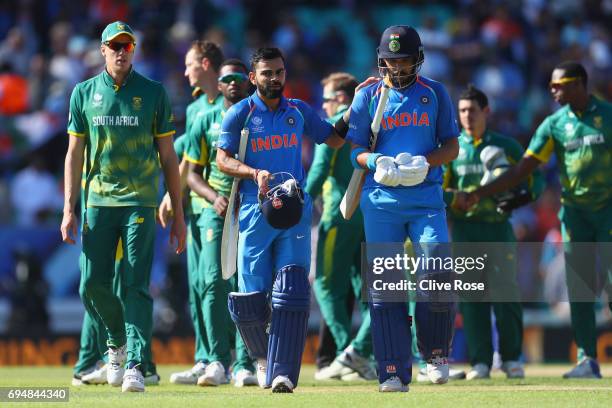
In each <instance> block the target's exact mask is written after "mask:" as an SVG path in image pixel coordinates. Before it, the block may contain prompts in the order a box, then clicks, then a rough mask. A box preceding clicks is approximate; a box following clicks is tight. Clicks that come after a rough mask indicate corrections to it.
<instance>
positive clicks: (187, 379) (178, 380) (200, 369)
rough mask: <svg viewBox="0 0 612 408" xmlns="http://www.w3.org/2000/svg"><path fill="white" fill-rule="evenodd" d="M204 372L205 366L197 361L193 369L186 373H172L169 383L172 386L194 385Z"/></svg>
mask: <svg viewBox="0 0 612 408" xmlns="http://www.w3.org/2000/svg"><path fill="white" fill-rule="evenodd" d="M205 370H206V364H205V363H204V362H202V361H198V362H197V363H196V364H195V365H194V366H193V367H191V368H190V369H189V370H187V371H181V372H179V373H172V375H171V376H170V382H171V383H172V384H189V385H196V384H197V383H198V378H200V376H201V375H203V374H204V371H205Z"/></svg>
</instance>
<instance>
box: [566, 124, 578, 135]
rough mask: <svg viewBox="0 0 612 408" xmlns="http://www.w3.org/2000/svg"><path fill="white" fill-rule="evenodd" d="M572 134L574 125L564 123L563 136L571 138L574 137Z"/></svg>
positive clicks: (574, 130) (574, 131)
mask: <svg viewBox="0 0 612 408" xmlns="http://www.w3.org/2000/svg"><path fill="white" fill-rule="evenodd" d="M574 133H576V129H575V128H574V124H573V123H566V124H565V135H566V136H567V137H572V136H574Z"/></svg>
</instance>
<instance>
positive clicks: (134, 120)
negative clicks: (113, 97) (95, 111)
mask: <svg viewBox="0 0 612 408" xmlns="http://www.w3.org/2000/svg"><path fill="white" fill-rule="evenodd" d="M93 125H94V126H134V127H135V126H138V116H94V117H93Z"/></svg>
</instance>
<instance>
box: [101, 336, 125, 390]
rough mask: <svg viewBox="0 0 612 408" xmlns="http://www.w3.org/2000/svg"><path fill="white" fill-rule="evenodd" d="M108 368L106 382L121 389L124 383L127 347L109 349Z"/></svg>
mask: <svg viewBox="0 0 612 408" xmlns="http://www.w3.org/2000/svg"><path fill="white" fill-rule="evenodd" d="M107 353H108V366H107V367H106V381H107V382H108V383H109V384H110V385H112V386H113V387H119V386H120V385H121V384H122V383H123V374H124V372H125V370H124V368H123V365H124V364H125V360H126V359H127V351H126V345H125V344H124V345H123V346H121V347H118V348H111V347H109V348H108V351H107Z"/></svg>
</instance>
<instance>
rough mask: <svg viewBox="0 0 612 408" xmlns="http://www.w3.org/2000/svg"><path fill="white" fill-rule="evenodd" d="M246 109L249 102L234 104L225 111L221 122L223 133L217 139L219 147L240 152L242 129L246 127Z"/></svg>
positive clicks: (234, 152)
mask: <svg viewBox="0 0 612 408" xmlns="http://www.w3.org/2000/svg"><path fill="white" fill-rule="evenodd" d="M246 109H248V104H246V105H245V104H243V103H237V104H235V105H232V107H230V108H229V109H228V111H227V112H225V116H224V117H223V122H222V123H221V134H220V135H219V140H218V141H217V147H220V148H221V149H223V150H227V151H228V152H230V153H231V154H234V155H235V154H237V153H238V145H239V144H240V131H242V128H243V127H244V120H245V115H246V112H245V110H246ZM241 118H242V119H241Z"/></svg>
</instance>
